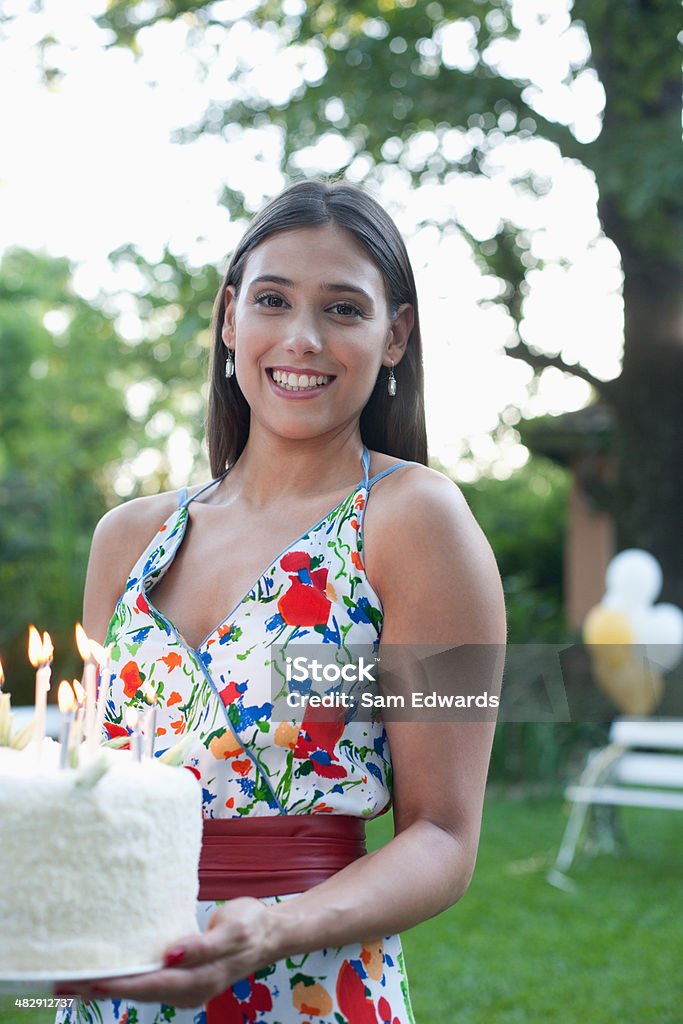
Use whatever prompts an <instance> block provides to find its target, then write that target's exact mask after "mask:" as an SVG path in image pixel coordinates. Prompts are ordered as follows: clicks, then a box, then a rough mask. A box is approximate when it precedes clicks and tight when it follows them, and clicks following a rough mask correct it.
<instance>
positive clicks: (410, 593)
mask: <svg viewBox="0 0 683 1024" xmlns="http://www.w3.org/2000/svg"><path fill="white" fill-rule="evenodd" d="M397 475H398V476H400V477H402V479H401V480H400V481H399V480H398V479H397V480H396V482H395V483H396V486H394V487H393V488H391V492H390V491H389V489H388V488H383V490H384V495H383V500H382V502H380V500H379V497H380V496H379V494H377V495H376V496H375V495H374V493H373V498H376V500H377V510H376V511H377V515H376V516H375V517H374V522H375V525H374V527H373V529H372V531H370V532H371V533H374V534H377V544H376V546H375V545H373V550H374V552H375V554H374V558H373V562H372V577H371V578H372V581H373V585H374V586H375V588H376V589H377V591H378V593H379V594H380V597H381V599H382V603H383V607H384V613H385V618H384V628H383V632H382V646H381V647H380V657H381V651H382V649H383V648H385V649H387V648H388V647H389V646H390V645H395V644H415V645H425V644H428V645H432V644H433V645H435V646H438V647H439V648H440V649H449V648H452V647H455V646H456V645H458V644H463V643H472V644H491V645H503V644H504V643H505V611H504V605H503V594H502V586H501V582H500V576H499V573H498V569H497V567H496V563H495V560H494V557H493V554H492V552H491V549H490V547H489V545H488V543H487V541H486V539H485V538H484V536H483V534H482V532H481V530H480V529H479V527H478V526H477V524H476V522H475V521H474V518H473V517H472V515H471V513H470V511H469V509H468V507H467V505H466V503H465V501H464V499H463V497H462V495H461V493H460V491H459V489H458V488H457V487H456V486H455V485H454V484H453V483H452V482H451V481H449V480H448V479H447V478H445V477H443V476H442V475H441V474H438V473H435V472H433V471H432V470H428V469H425V468H423V467H416V468H415V469H412V470H410V471H408V470H405V471H403V472H402V473H401V474H397ZM389 498H390V501H391V510H392V511H391V513H390V512H389V507H388V501H389ZM382 506H384V507H385V511H382ZM390 520H391V522H390ZM389 527H390V529H391V533H390V534H388V533H387V530H388V529H389ZM368 535H369V534H368V532H367V531H366V551H367V548H368V545H367V539H368ZM380 536H382V539H383V540H384V542H383V543H382V542H381V541H380ZM389 537H390V538H391V539H390V543H387V542H386V541H387V540H388V538H389ZM501 671H502V666H501ZM499 682H500V679H498V680H496V681H494V685H499ZM493 730H494V724H493V723H492V722H490V721H487V722H468V723H464V722H455V721H441V722H437V723H434V722H432V723H426V722H415V721H413V722H388V723H387V731H388V734H389V741H390V748H391V755H392V762H393V768H394V820H395V831H396V835H395V838H394V839H392V840H391V842H389V843H388V844H387V845H386V846H385V847H383V848H382V849H381V850H378V851H376V852H374V853H371V854H369V855H368V856H366V857H363V858H361V859H360V860H358V861H356V862H355V863H353V864H351V865H349V866H348V867H346V868H345V869H344V870H343V871H340V872H339V873H337V874H336V875H334V876H333V877H332V878H330V879H328V880H327V881H325V882H324V883H322V884H321V885H318V886H316V887H315V888H313V889H310V890H309V891H308V892H306V893H303V894H302V895H301V896H298V897H295V898H293V899H289V900H286V901H284V902H283V903H281V904H276V905H272V906H264V905H263V904H262V903H260V902H259V901H258V900H255V899H251V898H243V899H239V900H232V901H230V903H228V904H226V905H225V906H224V907H222V908H220V909H219V910H218V911H217V912H216V914H215V915H214V917H213V918H212V921H211V923H210V925H209V929H208V930H207V932H205V933H204V934H203V935H198V936H192V937H189V938H187V940H185V941H183V942H182V943H181V944H180V945H179V947H178V948H177V949H174V950H172V951H169V953H170V955H168V956H167V963H168V965H169V966H168V968H167V969H166V970H163V971H160V972H157V973H155V974H153V975H148V976H143V977H140V978H132V979H122V980H121V981H117V982H111V983H106V985H105V987H104V988H103V989H101V990H100V991H102V992H103V993H106V994H107V995H112V996H114V997H117V996H121V995H127V996H129V997H130V998H137V999H141V1000H155V1001H156V1000H159V1001H163V1002H166V1003H171V1004H172V1005H177V1006H196V1005H198V1004H200V1003H202V1002H205V1001H206V1000H207V999H209V998H211V997H212V996H213V995H216V994H218V993H219V992H221V991H223V990H224V989H225V988H227V987H228V986H229V985H230V984H232V983H233V982H235V981H237V980H239V979H241V978H243V977H245V976H247V975H249V974H251V973H253V972H254V971H255V970H257V969H258V968H260V967H263V966H265V965H266V964H268V963H272V962H273V961H275V960H277V959H280V958H282V957H285V956H290V955H294V954H298V953H304V952H307V951H311V950H315V949H320V948H323V947H336V946H341V945H344V944H345V943H349V942H357V941H364V940H371V939H376V938H381V937H382V936H384V935H388V934H391V933H393V932H396V931H401V930H404V929H406V928H409V927H411V926H413V925H415V924H417V923H418V922H420V921H423V920H425V919H426V918H428V917H431V916H433V915H434V914H437V913H439V912H440V911H441V910H443V909H445V908H446V907H448V906H449V905H450V904H452V903H454V902H455V901H456V900H458V899H459V898H460V897H461V896H462V895H463V893H464V892H465V891H466V889H467V887H468V885H469V882H470V879H471V877H472V872H473V870H474V864H475V858H476V850H477V845H478V840H479V829H480V823H481V814H482V804H483V797H484V788H485V782H486V774H487V768H488V761H489V755H490V750H491V743H492V738H493ZM173 965H174V966H173Z"/></svg>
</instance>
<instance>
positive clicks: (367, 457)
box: [361, 444, 370, 487]
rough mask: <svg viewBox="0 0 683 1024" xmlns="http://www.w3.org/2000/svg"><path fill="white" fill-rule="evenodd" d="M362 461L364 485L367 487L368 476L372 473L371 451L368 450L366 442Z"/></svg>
mask: <svg viewBox="0 0 683 1024" xmlns="http://www.w3.org/2000/svg"><path fill="white" fill-rule="evenodd" d="M361 463H362V465H363V487H367V486H368V476H369V475H370V452H369V451H368V446H367V445H366V444H364V445H363V455H362V457H361Z"/></svg>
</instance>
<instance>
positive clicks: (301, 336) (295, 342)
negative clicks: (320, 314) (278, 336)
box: [285, 311, 323, 355]
mask: <svg viewBox="0 0 683 1024" xmlns="http://www.w3.org/2000/svg"><path fill="white" fill-rule="evenodd" d="M322 347H323V341H322V337H321V334H320V330H319V328H318V325H317V324H316V320H315V317H314V316H313V315H312V314H311V313H307V312H304V311H302V312H301V313H300V314H299V316H297V317H296V318H295V319H293V320H292V321H291V323H290V331H289V333H288V335H287V338H286V340H285V348H286V349H287V351H288V352H291V353H292V355H303V354H304V353H305V352H321V351H322Z"/></svg>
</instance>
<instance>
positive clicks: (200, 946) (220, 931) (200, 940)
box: [164, 898, 262, 968]
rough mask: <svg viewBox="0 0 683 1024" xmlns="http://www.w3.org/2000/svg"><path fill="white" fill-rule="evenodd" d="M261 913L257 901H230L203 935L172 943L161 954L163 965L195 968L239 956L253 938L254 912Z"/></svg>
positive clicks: (243, 899)
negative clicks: (162, 954)
mask: <svg viewBox="0 0 683 1024" xmlns="http://www.w3.org/2000/svg"><path fill="white" fill-rule="evenodd" d="M261 909H262V904H261V903H260V902H259V901H258V900H253V899H249V898H242V899H236V900H231V901H230V903H229V904H225V906H223V907H220V908H219V909H218V910H217V911H216V912H215V913H214V914H213V915H212V916H211V919H210V920H209V923H208V925H207V929H206V931H205V932H203V933H201V934H195V935H189V936H187V937H186V938H185V939H181V940H179V941H178V942H174V943H173V945H172V946H170V947H169V948H168V949H167V950H166V952H165V953H164V965H165V966H166V967H184V968H185V967H195V966H199V965H200V964H206V963H211V962H212V961H213V960H216V959H217V958H219V957H225V956H231V955H234V954H236V953H239V952H241V951H242V950H244V948H245V946H246V945H247V943H248V942H249V939H250V938H251V936H252V926H251V920H252V918H253V915H254V912H255V911H257V912H258V911H260V910H261Z"/></svg>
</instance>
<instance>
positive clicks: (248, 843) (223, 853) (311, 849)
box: [199, 814, 366, 900]
mask: <svg viewBox="0 0 683 1024" xmlns="http://www.w3.org/2000/svg"><path fill="white" fill-rule="evenodd" d="M365 853H366V849H365V821H364V820H363V819H362V818H355V817H352V816H350V815H344V814H331V815H329V816H328V815H321V814H292V815H275V816H273V817H257V818H216V819H214V818H208V819H206V820H205V821H204V829H203V835H202V850H201V855H200V858H199V899H200V900H231V899H235V898H236V897H237V896H257V897H260V896H284V895H286V894H287V893H294V892H305V891H306V890H307V889H311V888H313V886H314V885H319V884H320V883H321V882H324V881H325V879H327V878H330V876H331V875H334V874H336V872H337V871H341V869H342V868H345V867H346V866H347V865H348V864H351V863H353V861H354V860H357V859H358V857H362V856H363V855H364V854H365Z"/></svg>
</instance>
